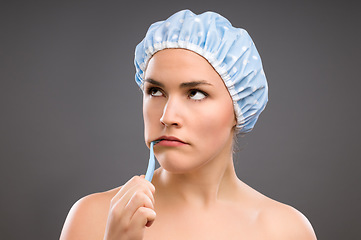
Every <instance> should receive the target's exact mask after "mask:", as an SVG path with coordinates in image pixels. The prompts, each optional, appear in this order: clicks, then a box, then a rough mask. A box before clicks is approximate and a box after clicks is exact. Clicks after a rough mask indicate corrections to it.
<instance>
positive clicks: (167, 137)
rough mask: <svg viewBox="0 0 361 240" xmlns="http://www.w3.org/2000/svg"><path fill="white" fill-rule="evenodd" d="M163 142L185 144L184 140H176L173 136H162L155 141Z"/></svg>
mask: <svg viewBox="0 0 361 240" xmlns="http://www.w3.org/2000/svg"><path fill="white" fill-rule="evenodd" d="M162 140H167V141H177V142H181V143H185V142H183V141H182V140H180V139H179V138H176V137H173V136H161V137H159V138H157V139H156V140H155V141H162Z"/></svg>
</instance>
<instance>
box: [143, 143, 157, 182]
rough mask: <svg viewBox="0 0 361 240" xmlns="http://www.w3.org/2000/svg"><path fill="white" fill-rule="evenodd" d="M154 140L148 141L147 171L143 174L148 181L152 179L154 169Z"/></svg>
mask: <svg viewBox="0 0 361 240" xmlns="http://www.w3.org/2000/svg"><path fill="white" fill-rule="evenodd" d="M153 147H154V142H151V143H150V154H149V155H150V156H149V163H148V169H147V173H146V174H145V179H146V180H148V181H149V182H151V181H152V179H153V174H154V169H155V159H154V152H153Z"/></svg>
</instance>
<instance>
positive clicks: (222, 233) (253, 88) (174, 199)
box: [61, 10, 316, 240]
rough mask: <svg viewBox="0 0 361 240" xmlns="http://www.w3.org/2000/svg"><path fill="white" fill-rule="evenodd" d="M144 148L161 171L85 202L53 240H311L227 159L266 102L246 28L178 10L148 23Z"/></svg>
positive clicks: (296, 216)
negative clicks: (57, 239) (240, 176)
mask: <svg viewBox="0 0 361 240" xmlns="http://www.w3.org/2000/svg"><path fill="white" fill-rule="evenodd" d="M135 65H136V70H137V72H136V82H137V83H138V85H139V86H140V87H141V88H142V90H143V116H144V127H145V133H144V135H145V142H146V144H147V146H148V147H149V146H150V143H151V142H156V144H155V146H154V152H155V155H156V157H157V159H158V161H159V163H160V166H161V167H160V168H159V169H157V170H156V171H155V173H154V177H153V180H152V182H149V181H147V180H145V179H144V176H135V177H133V178H132V179H130V180H129V181H128V182H127V183H126V184H124V185H123V186H121V187H119V188H116V189H113V190H110V191H107V192H103V193H96V194H92V195H89V196H87V197H84V198H82V199H81V200H79V201H78V202H77V203H76V204H75V205H74V206H73V208H72V209H71V211H70V213H69V215H68V217H67V220H66V222H65V224H64V228H63V231H62V235H61V239H87V240H89V239H107V240H113V239H124V240H128V239H172V240H174V239H277V240H280V239H303V240H307V239H316V236H315V234H314V231H313V229H312V227H311V225H310V223H309V222H308V220H307V219H306V218H305V217H304V216H303V215H302V214H301V213H300V212H298V211H297V210H295V209H294V208H292V207H290V206H287V205H284V204H281V203H279V202H276V201H274V200H271V199H269V198H268V197H266V196H264V195H262V194H260V193H258V192H257V191H255V190H254V189H252V188H250V187H249V186H247V185H246V184H245V183H243V182H242V181H240V180H239V179H238V178H237V176H236V173H235V170H234V166H233V159H232V150H233V143H234V142H233V141H234V137H235V135H236V134H237V133H240V134H245V133H247V132H249V131H250V130H251V129H252V128H253V126H254V124H255V122H256V121H257V118H258V116H259V114H260V113H261V111H262V110H263V109H264V107H265V105H266V102H267V99H268V97H267V96H268V95H267V82H266V78H265V76H264V72H263V70H262V64H261V60H260V56H259V55H258V52H257V50H256V48H255V46H254V44H253V42H252V40H251V38H250V37H249V35H248V34H247V32H246V31H245V30H242V29H237V28H234V27H233V26H232V25H231V24H230V23H229V22H228V20H226V19H225V18H223V17H222V16H220V15H219V14H216V13H213V12H206V13H203V14H200V15H195V14H194V13H192V12H191V11H189V10H184V11H180V12H177V13H176V14H174V15H172V16H171V17H170V18H168V19H167V20H166V21H162V22H157V23H155V24H153V25H152V26H151V27H150V28H149V30H148V32H147V35H146V37H145V39H144V40H143V41H142V42H141V43H140V44H139V45H138V46H137V48H136V53H135Z"/></svg>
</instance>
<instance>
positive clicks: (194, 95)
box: [189, 89, 207, 101]
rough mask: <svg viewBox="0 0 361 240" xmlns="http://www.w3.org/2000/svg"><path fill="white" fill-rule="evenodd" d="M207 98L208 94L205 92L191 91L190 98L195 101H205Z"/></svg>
mask: <svg viewBox="0 0 361 240" xmlns="http://www.w3.org/2000/svg"><path fill="white" fill-rule="evenodd" d="M206 97H207V94H206V93H205V92H202V91H200V90H197V89H193V90H190V91H189V98H190V99H193V100H198V101H199V100H203V99H204V98H206Z"/></svg>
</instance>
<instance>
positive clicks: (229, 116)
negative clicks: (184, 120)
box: [196, 101, 236, 145]
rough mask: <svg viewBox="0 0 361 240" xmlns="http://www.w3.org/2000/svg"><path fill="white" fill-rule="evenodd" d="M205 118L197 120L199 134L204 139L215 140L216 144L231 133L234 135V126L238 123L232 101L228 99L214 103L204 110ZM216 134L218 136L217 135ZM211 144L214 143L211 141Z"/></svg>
mask: <svg viewBox="0 0 361 240" xmlns="http://www.w3.org/2000/svg"><path fill="white" fill-rule="evenodd" d="M202 115H203V116H199V119H204V120H202V121H196V122H197V125H198V126H197V128H198V129H199V134H200V136H202V138H203V139H205V140H207V139H208V140H209V141H211V140H212V139H213V140H214V143H213V144H214V145H217V144H218V143H219V141H223V140H226V139H228V137H229V136H230V135H232V137H233V132H232V128H233V126H234V125H235V124H236V119H235V115H234V110H233V103H232V101H230V102H229V101H226V102H221V103H216V104H213V105H212V106H209V107H207V108H204V109H203V111H202ZM215 136H216V137H215ZM209 144H211V145H213V144H212V143H211V142H209Z"/></svg>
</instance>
